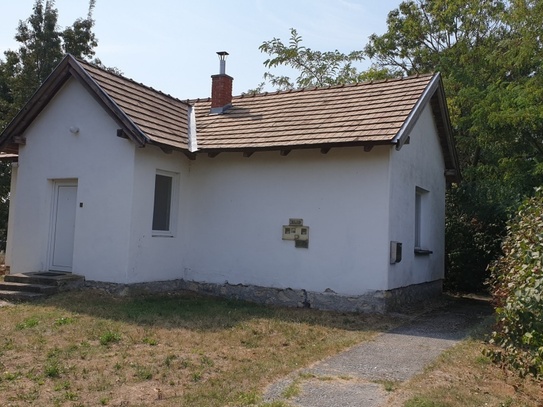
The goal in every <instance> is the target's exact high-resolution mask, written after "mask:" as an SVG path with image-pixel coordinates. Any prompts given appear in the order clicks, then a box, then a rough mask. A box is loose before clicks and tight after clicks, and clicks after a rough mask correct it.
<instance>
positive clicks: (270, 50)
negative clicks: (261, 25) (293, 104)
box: [249, 28, 393, 93]
mask: <svg viewBox="0 0 543 407" xmlns="http://www.w3.org/2000/svg"><path fill="white" fill-rule="evenodd" d="M259 49H260V51H261V52H263V53H266V54H268V55H269V56H270V58H268V59H267V60H266V61H264V66H265V67H266V68H277V67H281V66H284V67H290V68H294V69H295V70H296V71H298V73H299V75H298V77H297V78H296V79H294V80H292V79H291V78H290V77H288V76H285V75H276V74H273V73H271V72H266V73H265V74H264V79H265V80H267V81H269V82H270V83H271V85H272V86H275V87H276V88H278V89H283V90H285V89H294V88H305V87H315V86H316V87H320V86H329V85H340V84H344V83H353V82H361V81H364V80H369V79H378V78H387V77H390V76H393V74H392V73H390V72H389V71H388V70H387V69H379V68H377V67H373V68H372V69H371V70H368V71H367V72H360V71H359V70H358V69H357V68H356V66H355V64H356V63H357V62H360V61H362V60H363V59H364V57H363V52H362V51H352V52H350V53H348V54H344V53H342V52H339V51H338V50H335V51H326V52H322V51H314V50H312V49H311V48H308V47H306V46H305V45H303V44H302V36H301V35H299V34H298V32H297V31H296V30H295V29H294V28H291V30H290V39H289V42H288V44H287V45H285V44H284V43H283V41H281V40H280V39H279V38H273V39H272V40H270V41H265V42H263V43H262V45H261V46H260V47H259ZM263 86H264V83H261V84H260V85H259V86H258V87H257V88H256V89H255V90H252V91H249V93H253V92H255V91H261V90H262V89H263Z"/></svg>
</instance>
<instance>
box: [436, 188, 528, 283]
mask: <svg viewBox="0 0 543 407" xmlns="http://www.w3.org/2000/svg"><path fill="white" fill-rule="evenodd" d="M496 190H499V188H497V187H496V188H492V187H491V186H486V188H485V187H482V186H480V185H474V184H473V183H469V182H465V183H463V184H462V185H460V186H454V187H453V188H451V189H450V190H449V191H448V192H447V219H446V223H445V235H446V239H445V245H446V246H445V251H446V253H447V256H446V259H445V282H444V289H445V290H446V291H453V292H478V291H483V290H484V289H485V285H484V282H485V280H487V279H488V277H489V274H488V265H489V263H490V262H491V261H492V260H494V259H496V258H497V257H498V256H499V255H500V254H501V249H500V243H501V241H502V239H503V237H504V235H505V222H506V220H507V217H508V214H509V212H510V211H511V210H510V209H509V207H508V205H511V207H512V208H516V207H517V206H518V202H517V203H516V204H514V203H513V202H511V201H513V200H512V199H508V198H506V197H504V195H506V194H505V193H502V194H498V193H496ZM491 191H492V192H491ZM494 195H497V196H494ZM498 202H499V203H498Z"/></svg>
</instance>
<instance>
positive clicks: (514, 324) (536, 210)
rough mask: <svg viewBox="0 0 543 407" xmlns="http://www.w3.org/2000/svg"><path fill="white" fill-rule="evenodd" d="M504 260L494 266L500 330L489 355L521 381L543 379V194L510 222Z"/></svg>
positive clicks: (493, 289)
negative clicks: (527, 377)
mask: <svg viewBox="0 0 543 407" xmlns="http://www.w3.org/2000/svg"><path fill="white" fill-rule="evenodd" d="M507 229H508V233H507V236H506V238H505V239H504V241H503V244H502V249H503V256H502V257H501V258H499V259H498V260H497V261H495V262H494V263H493V264H492V265H491V266H490V272H491V275H490V280H489V285H490V288H491V292H492V295H493V298H494V302H495V307H496V316H497V324H496V330H495V331H494V332H493V333H492V338H491V343H494V344H495V345H497V348H495V349H493V350H490V351H489V352H488V354H489V356H491V358H492V359H493V360H494V361H495V362H498V363H500V364H504V365H507V366H509V367H511V368H513V369H515V370H516V371H518V373H519V374H520V375H521V376H526V375H531V376H534V377H535V378H537V379H542V378H543V301H542V296H543V293H542V291H543V193H542V191H541V190H539V191H537V193H536V196H535V197H533V198H529V199H527V200H526V201H525V202H524V203H523V204H522V205H521V207H520V208H519V211H518V214H517V217H516V218H515V219H513V220H512V221H510V222H509V224H508V227H507Z"/></svg>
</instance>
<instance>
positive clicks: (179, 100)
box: [75, 58, 187, 104]
mask: <svg viewBox="0 0 543 407" xmlns="http://www.w3.org/2000/svg"><path fill="white" fill-rule="evenodd" d="M75 59H76V60H77V62H79V63H82V64H84V65H88V66H90V67H92V68H94V69H98V70H100V71H102V72H104V73H106V74H108V75H113V76H116V77H117V78H119V79H122V80H125V81H128V82H130V83H132V84H134V85H136V86H139V87H142V88H145V89H147V90H149V91H151V92H154V93H158V94H159V95H162V96H165V97H167V98H169V99H172V100H175V101H176V102H180V103H183V104H186V103H187V102H186V100H182V99H179V98H176V97H175V96H172V95H170V94H169V93H165V92H162V91H161V90H158V89H155V88H153V87H152V86H147V85H145V84H143V83H141V82H138V81H136V80H134V79H132V78H128V77H126V76H124V75H121V74H118V73H117V72H113V71H109V70H107V69H104V68H102V67H101V66H98V65H96V64H94V63H92V62H89V61H85V60H82V59H79V58H75Z"/></svg>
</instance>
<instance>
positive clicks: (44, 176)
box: [8, 80, 445, 295]
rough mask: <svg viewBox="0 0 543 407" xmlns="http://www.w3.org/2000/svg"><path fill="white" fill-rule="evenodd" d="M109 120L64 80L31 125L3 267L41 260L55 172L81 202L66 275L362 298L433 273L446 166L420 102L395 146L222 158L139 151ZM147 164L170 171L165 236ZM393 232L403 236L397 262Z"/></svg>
mask: <svg viewBox="0 0 543 407" xmlns="http://www.w3.org/2000/svg"><path fill="white" fill-rule="evenodd" d="M72 126H77V127H79V129H80V132H79V134H77V135H74V134H72V133H70V131H69V128H70V127H72ZM117 128H118V126H117V124H116V123H115V122H114V120H113V119H112V118H111V117H110V116H108V114H107V113H106V112H105V111H104V109H102V107H101V106H100V105H99V104H98V103H97V102H96V101H95V100H94V99H93V98H92V97H91V96H90V94H89V93H88V92H87V91H86V90H85V89H84V88H83V87H82V86H81V85H80V84H79V83H78V82H76V81H75V80H71V81H69V82H68V83H67V84H66V85H65V86H64V88H63V89H62V90H61V91H60V92H59V93H58V94H57V96H55V98H54V99H53V101H52V102H51V103H49V105H48V107H47V108H46V109H45V110H44V111H43V112H42V113H41V114H40V116H39V117H38V118H37V119H36V120H35V121H34V122H33V124H32V125H31V126H30V127H29V129H28V130H27V132H26V134H25V137H26V139H27V142H26V145H25V146H21V148H20V156H19V169H18V171H17V172H16V178H15V181H14V182H15V184H16V185H15V190H16V197H15V200H14V202H16V210H14V211H12V212H11V213H10V226H11V230H10V232H9V247H8V255H9V260H10V261H11V271H12V272H26V271H38V270H47V269H48V267H49V258H48V255H49V244H50V230H51V220H52V216H51V213H52V200H53V184H54V180H59V179H77V182H78V192H77V202H78V204H79V203H82V204H83V207H79V205H78V207H77V209H76V227H75V237H74V242H75V244H74V257H73V272H74V273H79V274H83V275H84V276H85V277H86V278H87V279H88V280H98V281H109V282H118V283H136V282H145V281H157V280H170V279H178V278H183V279H186V280H194V281H199V282H210V283H219V284H220V283H225V282H228V283H230V284H252V285H259V286H267V287H277V288H289V287H290V288H293V289H306V290H309V291H316V292H323V291H325V290H326V289H331V290H333V291H335V292H336V293H338V294H342V295H360V294H364V293H366V292H371V291H375V290H387V289H392V288H397V287H402V286H406V285H410V284H416V283H421V282H426V281H433V280H436V279H439V278H442V277H443V260H444V207H445V205H444V194H445V178H444V175H443V170H444V164H443V157H442V153H441V149H440V146H439V141H438V138H437V135H436V131H435V126H434V122H433V118H432V113H431V111H430V109H429V108H426V110H424V112H423V113H422V115H421V116H420V118H419V120H418V123H417V125H416V126H415V128H414V129H413V130H412V132H411V135H410V136H411V141H410V144H406V145H404V146H403V148H402V149H401V150H400V151H396V150H395V149H394V148H393V147H390V146H378V147H374V148H373V149H372V150H371V151H370V152H364V151H363V149H362V148H361V147H359V148H334V149H332V150H330V152H329V153H328V154H321V153H320V150H318V149H310V150H293V151H292V152H291V153H290V154H289V155H287V156H281V155H280V154H279V152H277V151H275V152H259V153H255V154H253V155H252V156H251V157H248V158H246V157H243V156H242V154H241V153H222V154H219V155H218V156H217V157H215V158H210V157H208V156H207V155H198V156H197V159H196V160H194V161H190V160H188V159H187V157H185V156H184V155H183V154H181V153H178V152H174V153H172V154H166V153H164V152H163V151H161V150H160V149H159V148H156V147H153V146H147V147H145V148H141V149H138V148H136V147H135V145H134V144H133V143H132V142H130V141H128V140H125V139H120V138H118V137H116V130H117ZM157 170H158V171H167V172H169V173H174V174H176V175H177V177H176V187H177V188H176V189H177V197H176V198H175V202H176V205H175V214H174V217H175V227H174V233H173V236H171V237H164V236H153V233H152V217H153V204H154V183H155V175H156V173H157ZM416 187H420V188H424V189H425V190H427V191H429V192H428V194H427V198H428V199H427V207H426V208H425V217H424V219H425V223H424V227H423V236H424V237H423V243H424V246H427V247H425V248H427V249H430V250H432V251H433V254H431V255H429V256H415V255H414V218H415V216H414V214H415V188H416ZM289 218H302V219H303V221H304V225H305V226H309V228H310V232H309V248H308V249H303V248H296V247H295V245H294V242H293V241H284V240H282V225H287V224H288V221H289ZM391 240H395V241H400V242H402V243H403V259H402V261H401V262H400V263H398V264H395V265H390V264H389V254H390V246H389V243H390V241H391ZM426 242H427V244H426Z"/></svg>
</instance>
